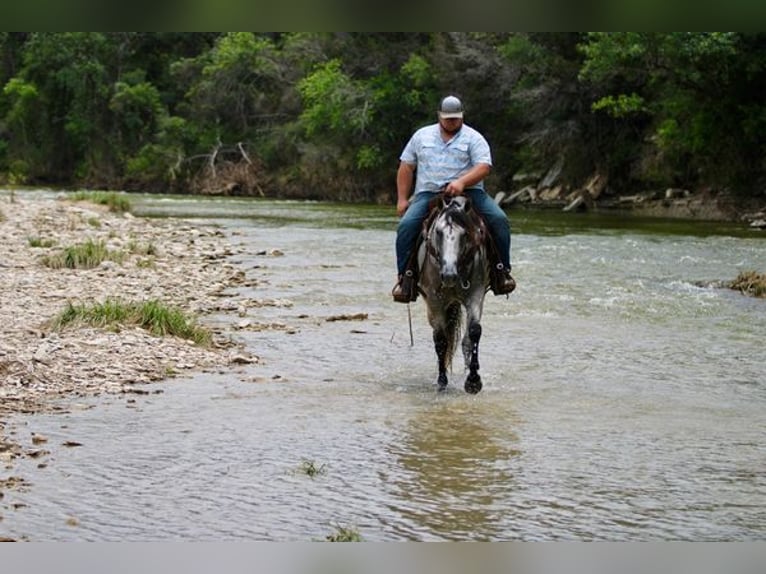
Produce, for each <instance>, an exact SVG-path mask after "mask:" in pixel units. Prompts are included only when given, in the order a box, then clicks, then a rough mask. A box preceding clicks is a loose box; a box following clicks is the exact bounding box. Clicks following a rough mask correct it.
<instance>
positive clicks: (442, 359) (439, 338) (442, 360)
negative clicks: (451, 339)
mask: <svg viewBox="0 0 766 574" xmlns="http://www.w3.org/2000/svg"><path fill="white" fill-rule="evenodd" d="M433 335H434V349H436V358H437V359H438V363H439V378H438V379H437V383H438V385H439V390H440V391H443V390H444V389H445V387H446V386H447V382H448V381H447V345H448V342H447V333H446V332H445V330H444V329H441V328H437V329H434V332H433Z"/></svg>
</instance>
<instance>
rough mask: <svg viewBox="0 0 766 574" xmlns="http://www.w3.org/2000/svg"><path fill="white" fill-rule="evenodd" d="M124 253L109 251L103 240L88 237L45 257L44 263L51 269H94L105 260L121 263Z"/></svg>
mask: <svg viewBox="0 0 766 574" xmlns="http://www.w3.org/2000/svg"><path fill="white" fill-rule="evenodd" d="M123 258H124V254H123V253H121V252H119V251H109V250H108V249H107V248H106V245H105V244H104V242H103V241H93V240H92V239H88V241H86V242H85V243H78V244H76V245H72V246H70V247H66V248H64V250H63V251H61V252H60V253H56V254H55V255H48V256H46V257H44V258H43V264H45V265H46V266H47V267H50V268H51V269H64V268H66V269H93V268H94V267H98V266H99V265H101V263H102V262H103V261H107V260H108V261H115V262H117V263H121V262H122V260H123Z"/></svg>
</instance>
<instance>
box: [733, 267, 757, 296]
mask: <svg viewBox="0 0 766 574" xmlns="http://www.w3.org/2000/svg"><path fill="white" fill-rule="evenodd" d="M729 287H731V288H732V289H736V290H738V291H740V292H741V293H744V294H745V295H752V296H753V297H763V298H766V274H764V273H757V272H755V271H742V272H741V273H740V274H739V275H737V278H736V279H735V280H734V281H732V282H731V283H730V284H729Z"/></svg>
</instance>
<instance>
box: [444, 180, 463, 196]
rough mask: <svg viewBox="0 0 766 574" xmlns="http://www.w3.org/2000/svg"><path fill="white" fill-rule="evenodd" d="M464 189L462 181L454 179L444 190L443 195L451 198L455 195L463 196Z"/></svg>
mask: <svg viewBox="0 0 766 574" xmlns="http://www.w3.org/2000/svg"><path fill="white" fill-rule="evenodd" d="M464 189H465V185H464V184H463V182H462V181H460V180H459V179H456V180H454V181H451V182H449V183H448V184H447V185H446V187H445V188H444V193H445V195H449V196H451V197H454V196H456V195H463V190H464Z"/></svg>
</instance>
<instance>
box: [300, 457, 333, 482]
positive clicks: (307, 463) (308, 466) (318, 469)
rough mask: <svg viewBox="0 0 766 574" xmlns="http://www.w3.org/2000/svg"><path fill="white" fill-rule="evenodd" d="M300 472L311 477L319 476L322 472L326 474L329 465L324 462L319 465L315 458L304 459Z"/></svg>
mask: <svg viewBox="0 0 766 574" xmlns="http://www.w3.org/2000/svg"><path fill="white" fill-rule="evenodd" d="M300 472H301V473H302V474H305V475H306V476H310V477H311V478H314V477H315V476H319V475H320V474H325V472H327V466H326V465H324V464H321V465H318V466H317V464H316V463H315V462H314V461H313V460H304V461H303V462H302V463H301V468H300Z"/></svg>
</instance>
